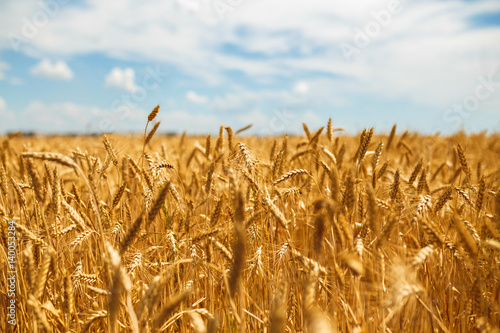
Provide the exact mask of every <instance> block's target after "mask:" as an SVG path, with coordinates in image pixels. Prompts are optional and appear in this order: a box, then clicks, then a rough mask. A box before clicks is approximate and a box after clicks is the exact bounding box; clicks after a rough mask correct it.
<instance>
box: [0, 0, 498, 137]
mask: <svg viewBox="0 0 500 333" xmlns="http://www.w3.org/2000/svg"><path fill="white" fill-rule="evenodd" d="M157 104H160V106H161V108H160V115H159V119H160V120H161V121H162V125H161V126H160V129H162V130H163V131H165V132H166V131H176V132H182V131H184V130H187V131H188V133H193V134H195V133H214V132H218V128H219V126H220V125H229V126H231V127H233V128H234V129H237V128H239V127H243V126H245V125H247V124H250V123H252V124H253V125H254V126H253V127H252V131H253V133H256V134H280V133H283V132H287V133H295V132H299V131H300V130H301V127H302V125H301V124H302V122H306V123H307V124H308V125H309V127H311V128H318V127H320V126H323V125H325V124H326V122H327V121H328V118H329V117H331V118H332V119H333V122H334V125H335V126H339V127H344V128H345V129H346V131H347V132H348V133H352V134H354V133H356V132H358V131H360V130H361V129H363V128H364V127H372V126H374V127H375V129H376V131H378V132H383V131H388V130H389V129H390V128H391V127H392V125H393V124H394V123H397V124H398V128H399V129H401V130H403V129H409V130H415V131H421V132H424V133H435V132H441V133H445V134H448V133H452V132H453V131H456V130H460V129H465V130H466V131H474V132H477V131H483V130H487V131H489V132H493V131H500V1H498V0H484V1H459V0H446V1H437V0H432V1H431V0H419V1H400V2H398V1H392V0H389V1H387V0H384V1H378V0H366V1H365V0H358V1H351V2H346V1H342V2H341V1H332V0H308V1H285V0H163V1H144V2H142V1H133V0H119V1H118V0H108V1H99V0H41V1H35V0H33V1H29V0H22V1H16V0H2V1H0V133H5V132H8V131H17V130H22V131H36V132H43V133H67V132H77V133H89V132H97V133H102V132H114V133H117V132H129V131H135V132H140V131H142V130H143V129H144V125H145V120H146V116H147V114H148V113H149V111H150V110H151V109H152V108H153V107H154V106H156V105H157Z"/></svg>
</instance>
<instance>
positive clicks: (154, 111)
mask: <svg viewBox="0 0 500 333" xmlns="http://www.w3.org/2000/svg"><path fill="white" fill-rule="evenodd" d="M159 111H160V106H159V105H157V106H155V107H154V109H153V110H152V111H151V112H150V113H149V115H148V121H149V122H151V121H153V120H154V119H155V118H156V115H157V114H158V112H159Z"/></svg>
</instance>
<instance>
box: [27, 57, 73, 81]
mask: <svg viewBox="0 0 500 333" xmlns="http://www.w3.org/2000/svg"><path fill="white" fill-rule="evenodd" d="M30 73H31V74H32V75H35V76H40V77H44V78H47V79H54V80H71V79H73V76H74V75H73V72H72V71H71V69H70V68H69V67H68V65H67V64H66V63H65V62H64V61H57V62H54V63H52V62H51V61H50V60H49V59H46V58H45V59H42V60H41V61H40V62H39V63H38V64H37V65H35V66H34V67H32V68H31V69H30Z"/></svg>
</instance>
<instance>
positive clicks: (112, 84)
mask: <svg viewBox="0 0 500 333" xmlns="http://www.w3.org/2000/svg"><path fill="white" fill-rule="evenodd" d="M105 83H106V87H107V88H114V89H119V90H124V91H128V92H134V91H136V90H137V89H139V87H138V86H137V85H136V84H135V71H134V69H132V68H130V67H127V68H123V69H122V68H118V67H115V68H113V69H112V70H111V72H109V74H108V75H106V79H105Z"/></svg>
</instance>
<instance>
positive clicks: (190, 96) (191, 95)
mask: <svg viewBox="0 0 500 333" xmlns="http://www.w3.org/2000/svg"><path fill="white" fill-rule="evenodd" d="M186 99H187V100H188V101H190V102H192V103H195V104H205V103H206V102H208V97H207V96H203V95H198V94H197V93H195V92H194V91H191V90H190V91H188V92H187V93H186Z"/></svg>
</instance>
